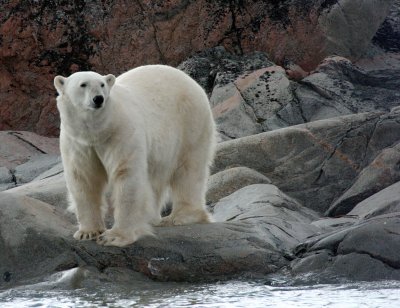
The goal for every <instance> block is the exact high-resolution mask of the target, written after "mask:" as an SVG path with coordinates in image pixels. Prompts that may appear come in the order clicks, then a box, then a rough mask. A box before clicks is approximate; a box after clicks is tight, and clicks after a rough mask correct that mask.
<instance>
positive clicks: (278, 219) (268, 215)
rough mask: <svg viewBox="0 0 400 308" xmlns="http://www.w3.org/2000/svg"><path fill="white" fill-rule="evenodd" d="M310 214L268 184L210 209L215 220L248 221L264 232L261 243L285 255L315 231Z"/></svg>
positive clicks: (241, 191) (252, 187) (314, 215)
mask: <svg viewBox="0 0 400 308" xmlns="http://www.w3.org/2000/svg"><path fill="white" fill-rule="evenodd" d="M318 217H319V216H318V214H317V213H315V212H314V211H312V210H310V209H307V208H305V207H303V206H301V205H300V204H299V203H298V202H297V201H296V200H294V199H292V198H290V197H289V196H287V195H285V194H284V193H282V192H281V191H280V190H279V189H278V188H277V187H276V186H274V185H270V184H253V185H249V186H246V187H243V188H241V189H239V190H238V191H236V192H234V193H233V194H231V195H229V196H228V197H225V198H223V199H221V200H220V201H219V202H218V203H217V204H216V205H215V206H214V213H213V219H214V220H215V221H220V222H223V221H230V222H248V223H251V224H255V225H257V226H258V227H259V228H261V229H263V230H264V232H268V233H269V236H268V237H265V239H264V241H266V242H269V243H270V245H271V246H272V247H274V248H275V249H277V250H283V251H286V252H289V251H290V250H291V249H292V248H293V247H294V246H295V245H297V244H298V243H300V242H301V241H302V240H304V239H305V238H306V237H309V236H311V235H315V234H316V233H318V232H319V228H317V227H315V226H312V225H311V224H310V223H311V221H313V220H315V219H316V218H318Z"/></svg>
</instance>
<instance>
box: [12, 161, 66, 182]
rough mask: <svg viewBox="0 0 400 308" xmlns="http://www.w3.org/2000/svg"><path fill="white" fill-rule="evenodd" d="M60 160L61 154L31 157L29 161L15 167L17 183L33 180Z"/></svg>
mask: <svg viewBox="0 0 400 308" xmlns="http://www.w3.org/2000/svg"><path fill="white" fill-rule="evenodd" d="M60 162H61V157H60V156H59V155H50V154H41V155H37V156H33V157H30V159H29V161H27V162H26V163H24V164H21V165H19V166H17V167H16V168H15V171H14V176H15V180H16V182H17V185H20V184H23V183H28V182H30V181H32V180H33V179H34V178H36V177H38V176H39V175H40V174H42V173H43V172H45V171H47V170H48V169H50V168H52V167H53V166H54V165H56V164H58V163H60Z"/></svg>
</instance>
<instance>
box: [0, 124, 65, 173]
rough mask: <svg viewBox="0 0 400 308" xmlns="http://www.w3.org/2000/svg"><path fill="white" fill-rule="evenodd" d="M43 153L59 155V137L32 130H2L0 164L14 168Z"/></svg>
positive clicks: (0, 136)
mask: <svg viewBox="0 0 400 308" xmlns="http://www.w3.org/2000/svg"><path fill="white" fill-rule="evenodd" d="M41 154H57V155H59V154H60V151H59V146H58V138H48V137H43V136H39V135H36V134H34V133H31V132H15V131H0V166H2V167H7V168H9V169H13V168H15V167H16V166H18V165H20V164H23V163H25V162H27V161H28V160H29V158H30V157H33V156H38V155H41Z"/></svg>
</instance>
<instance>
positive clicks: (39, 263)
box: [0, 192, 76, 288]
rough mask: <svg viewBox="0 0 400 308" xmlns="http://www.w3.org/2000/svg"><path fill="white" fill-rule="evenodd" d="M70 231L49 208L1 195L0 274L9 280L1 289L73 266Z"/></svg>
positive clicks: (1, 283) (26, 198) (0, 285)
mask: <svg viewBox="0 0 400 308" xmlns="http://www.w3.org/2000/svg"><path fill="white" fill-rule="evenodd" d="M73 229H74V226H73V225H72V224H70V223H69V222H68V221H66V220H64V219H62V218H61V217H60V215H58V213H57V211H56V209H55V208H54V207H52V206H51V205H49V204H46V203H44V202H41V201H38V200H35V199H33V198H29V197H26V196H14V195H11V194H8V193H4V192H3V193H0V273H2V275H3V273H5V274H7V276H9V277H8V279H6V280H3V279H2V280H0V288H6V287H8V286H10V285H14V284H15V283H18V282H19V281H23V280H26V279H31V278H34V277H36V276H40V275H44V274H48V273H50V272H51V273H52V272H54V271H55V270H56V269H57V268H62V267H63V266H66V265H68V264H70V263H71V262H72V263H74V262H75V259H74V257H73V253H72V251H71V248H70V247H71V246H70V244H69V243H68V240H69V239H71V238H72V234H73ZM74 264H76V263H74Z"/></svg>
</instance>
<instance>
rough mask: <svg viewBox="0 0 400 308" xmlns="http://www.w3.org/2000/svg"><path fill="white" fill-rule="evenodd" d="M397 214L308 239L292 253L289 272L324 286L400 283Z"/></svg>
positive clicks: (399, 245)
mask: <svg viewBox="0 0 400 308" xmlns="http://www.w3.org/2000/svg"><path fill="white" fill-rule="evenodd" d="M399 230H400V213H399V212H397V213H390V214H385V215H380V216H376V217H373V218H371V219H360V220H359V221H357V222H356V223H354V224H353V225H352V226H349V227H344V228H343V227H339V228H338V229H337V230H334V231H331V232H328V233H326V234H323V235H318V236H315V237H313V238H310V239H308V240H307V241H305V242H304V243H302V244H301V245H299V246H297V247H296V249H295V251H294V252H295V254H296V255H297V256H298V257H299V258H298V259H295V260H294V261H293V262H292V264H291V268H292V270H293V271H294V272H295V274H296V275H298V274H302V275H304V274H310V275H311V276H312V277H313V279H317V280H319V281H320V282H321V281H322V282H323V283H329V282H335V281H336V280H337V279H342V278H344V279H348V280H367V281H372V280H381V279H397V280H398V279H400V256H399V253H398V252H399V249H400V241H399V234H400V231H399Z"/></svg>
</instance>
